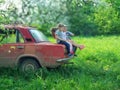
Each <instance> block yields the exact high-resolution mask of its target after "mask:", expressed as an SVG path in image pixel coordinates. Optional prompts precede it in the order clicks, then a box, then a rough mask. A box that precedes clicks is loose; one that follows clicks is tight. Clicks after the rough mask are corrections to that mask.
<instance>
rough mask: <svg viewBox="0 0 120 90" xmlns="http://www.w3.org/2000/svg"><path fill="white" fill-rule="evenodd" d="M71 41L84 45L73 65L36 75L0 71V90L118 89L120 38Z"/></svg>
mask: <svg viewBox="0 0 120 90" xmlns="http://www.w3.org/2000/svg"><path fill="white" fill-rule="evenodd" d="M73 39H74V41H75V42H77V43H80V44H84V45H85V46H86V48H85V49H84V50H82V51H80V50H79V49H78V50H77V55H78V57H75V58H74V59H73V60H71V61H72V62H74V64H69V65H64V66H61V67H59V68H56V69H46V68H42V69H39V70H38V71H37V72H36V73H35V74H22V73H20V72H18V71H17V70H16V69H8V68H0V90H120V42H119V41H120V36H109V37H105V36H99V37H75V38H73ZM50 40H51V41H52V42H54V40H53V39H50Z"/></svg>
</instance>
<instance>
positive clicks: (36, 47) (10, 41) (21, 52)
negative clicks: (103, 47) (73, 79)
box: [0, 25, 72, 72]
mask: <svg viewBox="0 0 120 90" xmlns="http://www.w3.org/2000/svg"><path fill="white" fill-rule="evenodd" d="M71 58H72V57H70V58H68V57H67V55H66V54H65V46H64V45H60V44H54V43H51V42H49V41H48V39H47V38H46V37H45V36H44V34H43V33H42V32H40V31H39V30H36V29H35V28H32V27H26V26H20V25H5V26H4V29H0V67H16V66H17V67H18V68H19V69H20V70H21V71H23V72H24V71H27V70H33V71H34V70H37V69H38V68H39V67H44V66H45V67H51V68H54V67H57V66H60V65H61V64H65V63H68V61H69V59H71Z"/></svg>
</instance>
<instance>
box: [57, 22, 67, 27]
mask: <svg viewBox="0 0 120 90" xmlns="http://www.w3.org/2000/svg"><path fill="white" fill-rule="evenodd" d="M65 26H66V25H64V24H62V23H59V24H58V28H60V27H65Z"/></svg>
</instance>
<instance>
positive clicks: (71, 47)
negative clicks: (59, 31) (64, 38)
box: [67, 42, 74, 54]
mask: <svg viewBox="0 0 120 90" xmlns="http://www.w3.org/2000/svg"><path fill="white" fill-rule="evenodd" d="M67 43H68V44H69V45H70V53H72V54H73V53H74V52H73V45H72V44H71V43H70V42H67Z"/></svg>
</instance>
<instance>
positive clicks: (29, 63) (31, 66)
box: [19, 59, 39, 72]
mask: <svg viewBox="0 0 120 90" xmlns="http://www.w3.org/2000/svg"><path fill="white" fill-rule="evenodd" d="M38 68H39V64H38V63H37V62H36V61H35V60H34V59H24V60H23V61H22V63H21V64H20V67H19V70H20V71H22V72H35V71H36V70H37V69H38Z"/></svg>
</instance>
